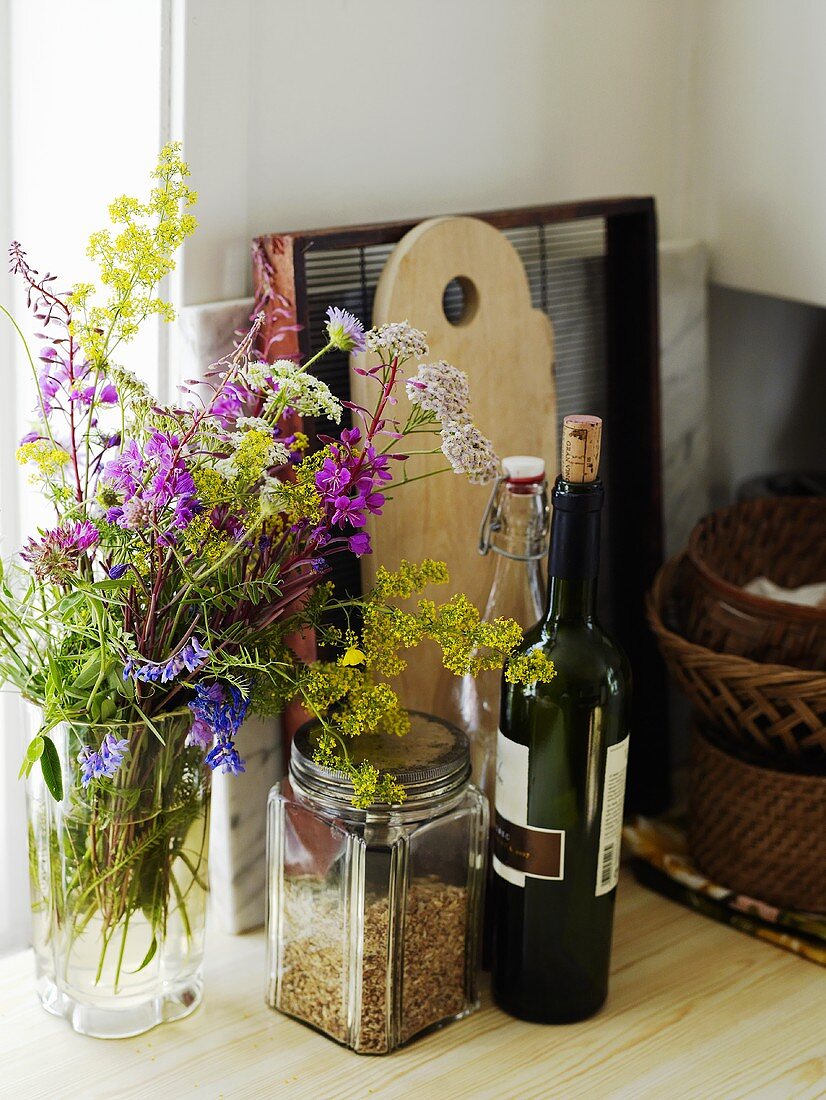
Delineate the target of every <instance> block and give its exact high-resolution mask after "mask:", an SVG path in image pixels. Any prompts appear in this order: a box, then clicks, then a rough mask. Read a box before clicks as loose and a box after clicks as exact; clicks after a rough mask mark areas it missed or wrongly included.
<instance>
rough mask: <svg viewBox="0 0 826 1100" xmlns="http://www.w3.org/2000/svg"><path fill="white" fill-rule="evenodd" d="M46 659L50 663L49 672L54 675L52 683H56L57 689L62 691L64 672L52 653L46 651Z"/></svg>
mask: <svg viewBox="0 0 826 1100" xmlns="http://www.w3.org/2000/svg"><path fill="white" fill-rule="evenodd" d="M46 660H47V661H48V663H49V673H50V675H51V677H52V683H53V684H54V687H55V691H60V689H61V688H62V687H63V674H62V673H61V671H60V665H59V664H58V663H57V661H56V660H55V659H54V657H53V656H52V655H51V653H48V652H47V653H46Z"/></svg>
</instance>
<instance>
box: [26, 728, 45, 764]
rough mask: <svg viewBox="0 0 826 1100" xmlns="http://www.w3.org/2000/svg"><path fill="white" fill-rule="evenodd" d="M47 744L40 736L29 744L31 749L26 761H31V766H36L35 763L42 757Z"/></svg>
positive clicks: (28, 750)
mask: <svg viewBox="0 0 826 1100" xmlns="http://www.w3.org/2000/svg"><path fill="white" fill-rule="evenodd" d="M45 744H46V742H45V741H44V739H43V738H42V737H41V736H40V734H38V735H37V737H34V738H32V740H31V741H30V742H29V747H28V748H27V749H26V759H27V760H28V761H29V763H30V764H34V763H35V761H37V760H39V759H40V757H41V756H42V755H43V748H44V746H45Z"/></svg>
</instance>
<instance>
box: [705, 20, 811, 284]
mask: <svg viewBox="0 0 826 1100" xmlns="http://www.w3.org/2000/svg"><path fill="white" fill-rule="evenodd" d="M698 42H699V44H700V47H701V49H700V60H699V67H698V79H697V127H696V135H697V148H696V160H697V164H698V168H699V171H698V175H697V184H698V187H697V204H698V205H697V214H696V221H697V232H698V235H699V236H702V237H703V238H705V239H706V240H707V241H708V243H709V245H710V252H711V278H712V280H713V281H714V282H717V283H721V284H723V285H725V286H729V287H737V288H739V289H741V290H749V291H755V292H757V293H760V294H770V295H776V296H778V297H782V298H793V299H799V300H800V301H805V302H812V303H815V304H818V305H826V64H824V58H826V3H823V0H702V4H701V9H700V21H699V24H698Z"/></svg>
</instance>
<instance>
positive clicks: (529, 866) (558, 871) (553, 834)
mask: <svg viewBox="0 0 826 1100" xmlns="http://www.w3.org/2000/svg"><path fill="white" fill-rule="evenodd" d="M529 760H530V750H529V748H528V746H527V745H520V744H519V743H518V742H516V741H511V740H510V738H508V737H505V735H504V734H503V733H502V731H501V730H500V731H499V737H498V739H497V745H496V813H495V815H494V826H493V858H492V863H493V869H494V871H495V872H496V874H497V875H500V876H501V877H502V878H503V879H506V880H507V881H508V882H511V883H513V885H514V886H524V885H525V879H526V878H542V879H555V880H557V881H558V880H559V879H561V878H564V874H565V833H564V831H563V830H561V829H538V828H537V827H536V826H534V825H528V764H529Z"/></svg>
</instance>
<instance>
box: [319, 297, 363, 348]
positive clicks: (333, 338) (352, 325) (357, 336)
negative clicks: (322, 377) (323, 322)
mask: <svg viewBox="0 0 826 1100" xmlns="http://www.w3.org/2000/svg"><path fill="white" fill-rule="evenodd" d="M326 327H327V337H328V339H329V341H330V343H331V344H332V345H333V347H334V348H337V349H338V351H355V352H359V351H364V325H363V324H362V323H361V321H360V320H359V319H358V317H356V316H354V315H353V314H352V313H348V312H347V310H346V309H339V308H338V306H330V307H329V309H328V310H327V326H326Z"/></svg>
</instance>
